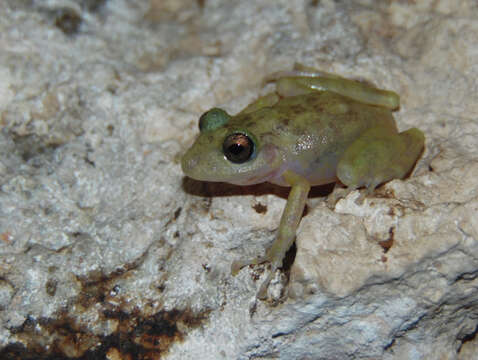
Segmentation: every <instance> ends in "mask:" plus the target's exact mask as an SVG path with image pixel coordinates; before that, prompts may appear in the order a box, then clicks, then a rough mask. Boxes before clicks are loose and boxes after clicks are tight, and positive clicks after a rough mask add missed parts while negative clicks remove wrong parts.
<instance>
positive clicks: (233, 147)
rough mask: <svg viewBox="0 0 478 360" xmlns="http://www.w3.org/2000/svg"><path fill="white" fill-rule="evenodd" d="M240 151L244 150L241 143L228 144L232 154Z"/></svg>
mask: <svg viewBox="0 0 478 360" xmlns="http://www.w3.org/2000/svg"><path fill="white" fill-rule="evenodd" d="M241 151H244V146H242V145H241V144H233V145H231V146H229V152H230V153H231V154H233V155H239V154H240V153H241Z"/></svg>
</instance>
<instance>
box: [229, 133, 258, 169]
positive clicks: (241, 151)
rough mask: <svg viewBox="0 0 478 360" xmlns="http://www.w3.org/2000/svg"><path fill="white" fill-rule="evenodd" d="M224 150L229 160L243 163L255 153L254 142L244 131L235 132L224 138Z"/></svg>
mask: <svg viewBox="0 0 478 360" xmlns="http://www.w3.org/2000/svg"><path fill="white" fill-rule="evenodd" d="M222 151H223V153H224V156H226V158H227V159H228V160H229V161H231V162H233V163H235V164H242V163H244V162H246V161H247V160H249V159H250V158H251V156H252V154H253V153H254V143H253V142H252V140H251V139H250V138H249V136H247V135H245V134H243V133H234V134H232V135H229V136H228V137H227V138H226V139H225V140H224V143H223V144H222Z"/></svg>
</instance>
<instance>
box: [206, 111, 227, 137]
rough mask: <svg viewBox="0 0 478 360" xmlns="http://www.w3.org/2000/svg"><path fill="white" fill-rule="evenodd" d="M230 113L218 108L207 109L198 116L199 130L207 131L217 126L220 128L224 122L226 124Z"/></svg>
mask: <svg viewBox="0 0 478 360" xmlns="http://www.w3.org/2000/svg"><path fill="white" fill-rule="evenodd" d="M230 118H231V115H229V114H228V113H227V112H225V111H224V110H222V109H219V108H212V109H211V110H209V111H206V112H205V113H204V114H202V115H201V117H200V118H199V131H200V132H207V131H213V130H216V129H217V128H220V127H221V126H223V125H224V124H226V123H227V122H228V121H229V119H230Z"/></svg>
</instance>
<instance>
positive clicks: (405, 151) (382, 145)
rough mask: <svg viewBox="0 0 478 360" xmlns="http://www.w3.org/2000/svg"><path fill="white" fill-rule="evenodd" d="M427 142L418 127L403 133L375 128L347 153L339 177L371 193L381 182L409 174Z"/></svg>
mask: <svg viewBox="0 0 478 360" xmlns="http://www.w3.org/2000/svg"><path fill="white" fill-rule="evenodd" d="M424 142H425V137H424V135H423V133H422V132H421V131H420V130H418V129H416V128H412V129H409V130H407V131H404V132H402V133H396V132H395V131H391V130H389V129H384V128H381V127H378V128H372V129H370V130H368V131H366V132H365V133H364V134H362V135H361V136H360V137H359V138H358V139H357V140H355V141H354V142H353V143H352V144H351V145H350V146H349V147H348V148H347V149H346V150H345V152H344V154H343V155H342V157H341V159H340V161H339V163H338V165H337V177H338V178H339V179H340V181H341V182H342V183H343V184H345V185H347V186H348V187H350V188H352V189H356V188H359V187H362V186H365V187H366V188H367V190H368V192H371V191H373V190H374V189H375V188H376V187H377V186H378V185H380V184H381V183H384V182H386V181H389V180H392V179H401V178H403V177H405V176H406V175H407V174H409V172H410V171H411V170H412V168H413V166H414V164H415V162H416V161H417V159H418V157H419V156H420V154H421V153H422V151H423V147H424Z"/></svg>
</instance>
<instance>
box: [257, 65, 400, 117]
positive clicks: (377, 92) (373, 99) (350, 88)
mask: <svg viewBox="0 0 478 360" xmlns="http://www.w3.org/2000/svg"><path fill="white" fill-rule="evenodd" d="M265 81H267V82H271V81H275V82H276V86H277V90H276V91H277V93H278V94H279V95H281V96H284V97H287V96H296V95H303V94H309V93H311V92H315V91H332V92H335V93H337V94H339V95H343V96H347V97H349V98H351V99H353V100H355V101H359V102H362V103H364V104H370V105H375V106H381V107H385V108H388V109H391V110H396V109H398V107H399V106H400V97H399V96H398V95H397V94H396V93H395V92H393V91H387V90H381V89H378V88H376V87H375V86H374V85H373V84H370V83H369V82H367V81H363V80H354V79H346V78H343V77H340V76H338V75H335V74H331V73H327V72H324V71H319V70H315V69H313V68H310V67H305V66H303V65H298V64H296V65H295V67H294V70H292V71H285V72H277V73H273V74H271V75H269V76H268V77H266V79H265Z"/></svg>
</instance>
